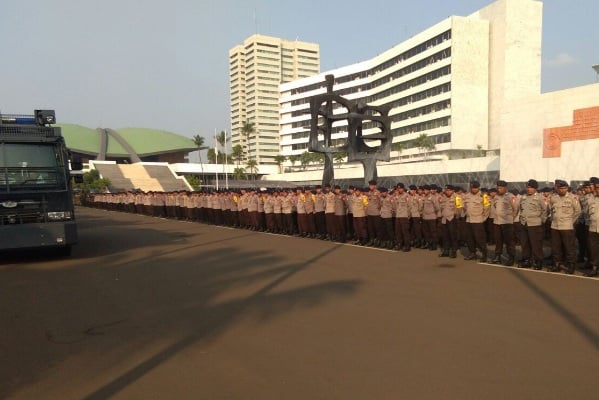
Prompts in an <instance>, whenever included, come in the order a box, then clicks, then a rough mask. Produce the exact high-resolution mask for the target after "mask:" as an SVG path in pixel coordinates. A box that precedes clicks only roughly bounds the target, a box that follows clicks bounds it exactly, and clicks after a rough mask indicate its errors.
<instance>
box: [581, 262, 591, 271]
mask: <svg viewBox="0 0 599 400" xmlns="http://www.w3.org/2000/svg"><path fill="white" fill-rule="evenodd" d="M592 268H593V265H592V264H591V263H590V262H589V261H586V262H585V263H584V264H582V266H581V267H580V268H578V269H581V270H588V269H592Z"/></svg>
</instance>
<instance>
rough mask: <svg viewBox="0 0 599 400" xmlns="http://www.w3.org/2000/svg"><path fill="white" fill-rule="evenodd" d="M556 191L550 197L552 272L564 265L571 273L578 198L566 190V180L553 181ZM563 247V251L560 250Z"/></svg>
mask: <svg viewBox="0 0 599 400" xmlns="http://www.w3.org/2000/svg"><path fill="white" fill-rule="evenodd" d="M555 189H556V193H555V194H553V195H552V196H551V198H550V201H549V204H550V206H551V215H552V216H553V219H552V221H551V256H552V258H553V265H552V267H551V268H550V270H551V271H552V272H557V271H559V270H560V269H561V268H562V267H565V269H566V272H567V273H568V274H573V273H574V271H575V269H576V235H575V233H574V223H575V222H576V220H577V219H578V217H579V216H580V212H581V209H580V202H579V201H578V198H577V197H576V196H574V195H573V194H572V193H570V192H569V191H568V189H569V186H568V183H567V182H566V181H563V180H560V179H558V180H556V181H555ZM562 249H563V251H562Z"/></svg>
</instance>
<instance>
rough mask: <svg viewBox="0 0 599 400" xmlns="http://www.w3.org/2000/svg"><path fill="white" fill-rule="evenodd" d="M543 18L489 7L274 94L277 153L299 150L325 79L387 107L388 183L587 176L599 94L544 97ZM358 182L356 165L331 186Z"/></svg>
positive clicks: (595, 90)
mask: <svg viewBox="0 0 599 400" xmlns="http://www.w3.org/2000/svg"><path fill="white" fill-rule="evenodd" d="M542 8H543V4H542V2H541V1H537V0H497V1H495V2H493V3H491V4H489V5H488V6H486V7H484V8H482V9H480V10H478V11H477V12H475V13H473V14H471V15H469V16H466V17H460V16H452V17H448V18H447V19H445V20H443V21H441V22H439V23H438V24H436V25H434V26H432V27H431V28H429V29H427V30H425V31H423V32H421V33H419V34H417V35H415V36H413V37H412V38H410V39H408V40H406V41H405V42H403V43H400V44H398V45H397V46H395V47H393V48H392V49H389V50H387V51H385V52H383V53H381V54H379V55H377V56H376V57H373V58H372V59H370V60H366V61H364V62H361V63H357V64H353V65H349V66H345V67H342V68H338V69H335V70H332V71H326V72H323V73H321V74H318V75H315V76H312V77H308V78H305V79H301V80H297V81H293V82H289V83H284V84H281V85H280V87H279V90H280V92H281V98H280V106H281V108H280V115H281V152H282V154H284V155H287V156H291V155H299V154H301V153H303V152H304V151H306V150H307V147H308V136H309V130H310V114H309V100H310V97H312V96H314V95H317V94H322V93H326V87H325V76H326V75H329V74H332V75H334V76H335V83H334V87H333V91H334V92H335V93H336V94H340V95H342V96H344V97H346V98H348V99H352V100H355V101H359V102H362V103H366V104H370V105H388V106H390V107H391V110H390V113H389V115H390V118H391V121H392V122H391V131H392V133H393V143H394V147H393V148H394V150H393V151H392V152H391V161H390V162H386V163H385V162H383V163H379V164H378V176H379V177H383V178H385V177H387V178H388V179H386V181H387V182H388V183H393V182H396V181H397V180H399V179H401V180H404V181H405V182H410V183H420V182H426V181H434V182H438V183H454V184H457V183H465V182H468V180H469V179H471V178H477V179H479V180H481V181H483V182H485V183H486V184H490V185H492V184H494V180H495V179H497V178H498V177H499V176H500V175H501V178H503V179H506V180H509V181H513V182H525V181H526V180H528V179H529V178H535V179H538V180H539V181H546V182H549V181H551V180H553V179H555V178H560V179H570V180H581V179H588V176H590V175H589V174H593V173H594V174H595V175H596V171H594V172H593V168H594V167H592V166H591V163H588V162H587V161H586V160H588V159H589V158H586V157H581V154H586V153H589V157H591V154H594V152H596V151H599V130H598V127H599V84H590V85H587V86H582V87H579V88H573V89H567V90H561V91H558V92H550V93H541V41H542V29H541V28H542ZM339 112H341V110H339ZM333 128H334V133H333V137H332V139H333V141H334V142H333V143H334V144H338V143H339V144H340V143H343V142H344V140H345V138H346V137H347V124H346V123H344V122H339V123H337V124H335V125H334V126H333ZM375 132H376V131H375V130H373V129H370V130H369V129H365V130H364V135H365V136H367V135H368V134H369V133H375ZM423 139H424V140H423ZM523 160H526V162H523ZM286 165H287V168H288V172H287V173H285V174H278V175H277V176H272V177H269V179H275V180H276V179H286V180H291V181H303V182H317V181H319V180H320V179H321V177H322V172H321V171H322V167H318V166H316V165H315V166H314V167H311V166H308V167H307V168H306V169H305V170H303V169H304V168H301V169H302V170H301V171H299V169H300V168H291V167H292V166H291V163H287V164H286ZM304 167H305V166H304ZM294 171H295V172H294ZM361 176H363V172H362V167H361V165H359V164H358V163H351V164H347V163H340V164H339V166H338V167H336V170H335V179H336V180H347V179H358V178H360V177H361Z"/></svg>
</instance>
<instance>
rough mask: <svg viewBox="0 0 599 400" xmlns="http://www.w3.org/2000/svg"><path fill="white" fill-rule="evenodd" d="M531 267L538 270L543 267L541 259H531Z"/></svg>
mask: <svg viewBox="0 0 599 400" xmlns="http://www.w3.org/2000/svg"><path fill="white" fill-rule="evenodd" d="M532 267H533V269H534V270H535V271H540V270H542V269H543V262H542V261H533V262H532Z"/></svg>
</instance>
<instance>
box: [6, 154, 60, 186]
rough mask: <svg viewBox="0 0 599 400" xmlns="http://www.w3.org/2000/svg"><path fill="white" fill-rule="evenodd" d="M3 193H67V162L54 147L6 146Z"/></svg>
mask: <svg viewBox="0 0 599 400" xmlns="http://www.w3.org/2000/svg"><path fill="white" fill-rule="evenodd" d="M0 168H2V170H1V171H0V190H2V189H4V190H6V189H7V187H8V188H10V190H11V191H16V190H35V189H36V188H44V189H48V188H54V189H65V188H66V182H65V176H64V161H63V160H62V156H61V154H60V152H58V151H57V148H56V147H55V146H54V145H46V144H34V143H26V144H22V143H3V144H2V145H1V148H0Z"/></svg>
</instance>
